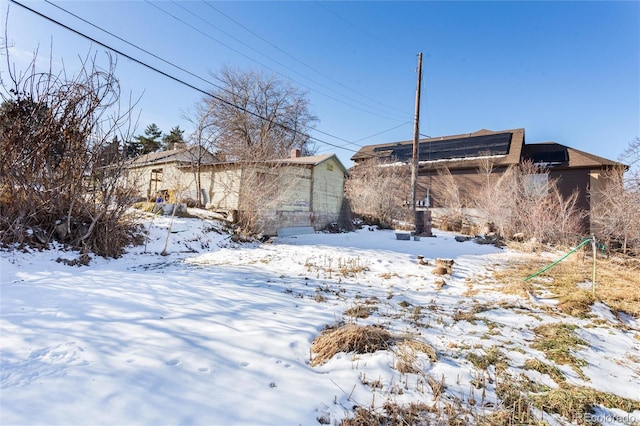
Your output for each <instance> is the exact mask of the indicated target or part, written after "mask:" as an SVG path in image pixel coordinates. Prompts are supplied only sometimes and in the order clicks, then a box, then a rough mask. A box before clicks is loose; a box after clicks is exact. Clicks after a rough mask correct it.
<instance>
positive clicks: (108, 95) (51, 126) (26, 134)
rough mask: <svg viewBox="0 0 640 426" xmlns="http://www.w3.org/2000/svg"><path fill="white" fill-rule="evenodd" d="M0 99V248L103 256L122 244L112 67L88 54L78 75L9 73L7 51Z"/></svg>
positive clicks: (126, 230)
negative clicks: (57, 245) (40, 247)
mask: <svg viewBox="0 0 640 426" xmlns="http://www.w3.org/2000/svg"><path fill="white" fill-rule="evenodd" d="M5 51H6V52H7V62H6V64H7V70H6V73H5V75H6V78H4V79H3V81H2V85H1V89H0V96H1V98H2V105H1V107H0V122H1V123H0V150H1V151H2V153H3V156H2V162H1V163H0V212H1V215H0V217H1V219H0V230H1V231H2V233H1V239H2V242H3V243H15V242H29V239H30V238H32V240H31V242H35V243H42V244H46V243H47V242H49V241H50V240H52V239H56V240H58V241H60V242H63V243H65V244H70V245H72V246H74V247H78V248H83V249H84V250H85V251H87V252H88V251H93V252H95V253H97V254H100V255H104V256H118V255H119V254H120V253H121V252H122V249H123V247H124V246H125V245H126V244H127V243H128V242H129V237H130V231H131V229H132V228H131V224H130V223H127V222H126V221H125V220H123V218H124V213H125V210H126V206H127V203H128V201H129V199H128V195H129V194H128V193H127V191H126V190H124V189H122V188H121V187H120V185H119V178H120V176H121V174H122V171H123V164H124V159H125V158H124V154H123V147H122V146H121V145H120V141H126V140H129V136H130V134H131V127H130V125H131V120H130V113H131V110H132V108H133V106H132V105H129V106H128V107H127V108H125V109H124V110H121V109H120V103H119V101H120V87H119V84H118V80H117V79H116V78H115V66H116V63H115V61H114V60H113V59H112V57H111V56H109V55H107V57H106V63H107V65H106V67H105V66H101V65H98V63H97V60H96V56H95V55H94V56H90V55H87V56H86V57H85V58H84V59H82V61H81V64H80V68H79V70H78V71H77V72H76V73H75V74H73V75H69V74H67V73H66V71H65V70H64V69H63V70H62V71H61V72H59V73H57V74H54V73H53V72H52V71H51V70H49V71H46V72H38V71H36V58H35V57H34V59H33V61H32V63H31V65H30V66H29V67H28V68H27V70H26V71H22V72H16V71H15V69H14V67H13V64H11V62H10V59H9V55H8V49H6V46H5Z"/></svg>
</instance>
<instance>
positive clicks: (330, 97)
mask: <svg viewBox="0 0 640 426" xmlns="http://www.w3.org/2000/svg"><path fill="white" fill-rule="evenodd" d="M145 2H146V3H148V4H149V5H151V6H153V7H155V8H156V9H158V10H159V11H161V12H163V13H165V14H166V15H168V16H170V17H172V18H173V19H175V20H176V21H178V22H180V23H181V24H183V25H185V26H187V27H189V28H191V29H192V30H194V31H196V32H198V33H200V34H201V35H203V36H205V37H207V38H209V39H210V40H212V41H215V42H216V43H218V44H220V45H222V46H224V47H226V48H227V49H229V50H232V51H233V52H235V53H237V54H239V55H241V56H243V57H245V58H247V59H249V60H251V61H253V62H255V63H257V64H258V65H260V66H262V67H264V68H266V69H268V70H271V71H272V72H274V73H276V74H278V75H280V76H282V77H284V78H286V79H288V80H291V81H294V82H295V83H297V84H299V85H300V86H303V87H306V88H307V89H309V90H313V91H315V92H317V93H319V94H321V95H323V96H326V97H327V98H329V99H332V100H334V101H336V102H339V103H341V104H344V105H347V106H348V107H350V108H354V109H358V110H360V111H363V112H366V113H368V114H373V115H377V116H379V117H382V118H387V119H393V118H391V117H388V116H383V115H380V114H378V113H375V112H372V111H368V110H365V109H363V108H361V107H360V106H358V105H353V104H349V103H347V102H345V101H342V100H340V99H337V98H336V97H334V96H331V95H328V94H326V93H323V92H322V91H319V90H317V89H313V88H311V87H309V86H308V85H306V84H303V83H300V82H299V81H296V80H294V79H292V78H290V77H288V76H286V75H284V74H282V73H280V72H278V71H277V70H275V69H273V68H272V67H270V66H268V65H265V64H263V63H262V62H260V61H258V60H256V59H254V58H252V57H250V56H248V55H246V54H245V53H243V52H241V51H239V50H238V49H235V48H233V47H231V46H229V45H227V44H225V43H223V42H221V41H220V40H217V39H216V38H214V37H212V36H211V35H210V34H207V33H206V32H204V31H202V30H200V29H198V28H196V27H194V26H193V25H191V24H190V23H188V22H186V21H185V20H184V19H181V18H179V17H177V16H176V15H174V14H172V13H170V12H168V11H167V10H165V9H163V8H161V7H160V6H158V5H157V4H155V3H153V2H151V1H149V0H145ZM178 6H179V7H180V8H182V9H183V10H186V11H187V12H188V13H190V14H192V15H193V13H192V12H191V11H189V10H188V9H185V8H184V7H183V6H180V5H178ZM193 16H195V17H196V18H198V19H201V20H202V18H201V17H200V16H197V15H193ZM203 21H204V20H203ZM204 22H205V23H206V24H207V25H210V26H212V27H213V25H212V24H211V23H209V22H207V21H204ZM213 28H216V27H213ZM216 29H218V30H219V31H221V32H223V33H224V34H226V35H227V36H229V37H231V38H233V39H234V40H236V41H238V42H239V43H242V44H243V45H244V46H246V47H247V48H249V49H251V50H253V51H255V52H258V53H259V54H260V55H263V56H265V57H266V58H268V59H270V60H272V61H274V62H276V63H277V64H278V65H280V66H282V67H284V68H287V69H288V70H289V71H291V72H293V73H295V74H298V75H300V76H302V77H304V78H306V79H309V80H311V81H312V82H314V83H316V84H318V85H320V86H323V87H326V86H324V85H322V83H319V82H317V81H315V80H312V79H310V78H309V77H306V76H304V75H302V74H300V73H299V72H297V71H295V70H293V69H291V68H290V67H287V66H286V65H284V64H281V63H279V62H277V61H275V60H273V59H272V58H269V57H268V56H266V55H265V54H263V53H262V52H259V51H257V50H256V49H254V48H253V47H251V46H249V45H247V44H246V43H244V42H242V41H240V40H238V39H237V38H235V37H233V36H232V35H229V34H228V33H226V32H225V31H222V30H220V29H219V28H216ZM329 90H331V89H329ZM343 96H344V95H343ZM351 100H353V101H355V100H354V99H351ZM355 102H357V101H355ZM373 109H378V110H380V109H379V108H376V107H373Z"/></svg>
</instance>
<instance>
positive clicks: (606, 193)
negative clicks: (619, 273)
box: [592, 169, 640, 253]
mask: <svg viewBox="0 0 640 426" xmlns="http://www.w3.org/2000/svg"><path fill="white" fill-rule="evenodd" d="M623 176H624V170H623V169H612V170H610V171H608V172H607V173H606V174H605V176H604V180H606V181H607V182H608V185H606V187H605V188H600V190H599V191H598V197H597V198H598V200H599V202H598V203H597V205H596V208H595V211H594V214H593V218H592V220H593V222H594V223H595V224H596V225H597V227H598V234H599V236H600V238H601V239H603V240H604V241H606V242H607V246H609V247H611V246H612V243H613V242H617V243H619V244H620V246H621V247H620V248H621V249H622V252H623V253H627V252H628V251H629V249H634V250H635V251H638V250H640V214H638V212H639V211H640V186H639V185H638V181H637V180H636V179H637V178H636V177H631V178H629V179H628V180H627V181H626V182H625V179H624V177H623Z"/></svg>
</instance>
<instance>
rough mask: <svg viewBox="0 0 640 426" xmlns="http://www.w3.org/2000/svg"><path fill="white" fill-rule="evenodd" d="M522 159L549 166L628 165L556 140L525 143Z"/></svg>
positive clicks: (589, 166)
mask: <svg viewBox="0 0 640 426" xmlns="http://www.w3.org/2000/svg"><path fill="white" fill-rule="evenodd" d="M522 159H523V160H530V161H532V162H534V163H536V164H543V165H544V166H546V167H549V168H572V169H573V168H591V167H624V168H628V166H626V165H624V164H622V163H619V162H617V161H612V160H609V159H606V158H604V157H599V156H597V155H593V154H589V153H588V152H584V151H580V150H579V149H575V148H571V147H568V146H565V145H561V144H559V143H557V142H540V143H534V144H529V145H525V146H524V149H523V150H522Z"/></svg>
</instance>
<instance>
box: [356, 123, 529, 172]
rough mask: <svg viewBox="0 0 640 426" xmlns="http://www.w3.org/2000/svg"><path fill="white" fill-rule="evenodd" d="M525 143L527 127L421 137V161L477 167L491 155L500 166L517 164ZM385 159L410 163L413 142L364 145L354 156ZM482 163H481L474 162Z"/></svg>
mask: <svg viewBox="0 0 640 426" xmlns="http://www.w3.org/2000/svg"><path fill="white" fill-rule="evenodd" d="M523 145H524V129H513V130H501V131H497V132H496V131H491V130H486V129H482V130H478V131H477V132H474V133H466V134H461V135H452V136H442V137H437V138H428V139H420V140H419V141H418V160H419V162H420V164H422V165H424V164H435V163H440V162H446V164H447V165H448V166H449V167H456V166H460V167H463V166H464V167H476V166H477V165H479V163H480V162H481V161H482V159H483V158H487V157H490V158H492V159H493V161H494V164H496V165H510V164H517V163H518V162H519V161H520V154H521V151H522V147H523ZM376 157H377V158H383V159H390V160H396V161H401V162H409V161H411V159H412V157H413V141H402V142H394V143H386V144H379V145H367V146H363V147H362V148H361V149H360V150H359V151H358V152H357V153H356V154H355V155H354V156H353V157H351V159H352V160H353V161H355V162H358V161H362V160H366V159H368V158H376ZM471 163H478V164H471Z"/></svg>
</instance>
